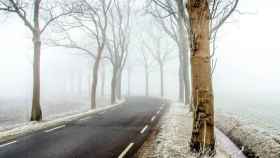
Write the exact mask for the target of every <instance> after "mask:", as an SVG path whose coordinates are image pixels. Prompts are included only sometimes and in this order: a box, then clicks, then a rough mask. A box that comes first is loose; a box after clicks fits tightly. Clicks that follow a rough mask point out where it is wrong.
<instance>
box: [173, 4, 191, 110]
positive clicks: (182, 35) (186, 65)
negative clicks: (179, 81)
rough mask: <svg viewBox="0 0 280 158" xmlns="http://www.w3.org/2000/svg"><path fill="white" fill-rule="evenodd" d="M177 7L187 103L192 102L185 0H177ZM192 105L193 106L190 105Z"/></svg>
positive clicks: (185, 100)
mask: <svg viewBox="0 0 280 158" xmlns="http://www.w3.org/2000/svg"><path fill="white" fill-rule="evenodd" d="M176 3H177V8H178V10H179V11H178V18H177V24H178V25H177V27H178V35H179V56H180V64H181V69H182V70H181V71H182V76H183V82H184V84H183V85H184V87H183V88H184V90H183V91H184V103H185V105H189V104H190V98H191V97H190V94H191V91H190V79H189V63H190V58H189V47H188V42H187V29H186V26H185V20H184V18H185V16H186V15H185V7H184V3H183V0H176ZM190 107H191V106H190Z"/></svg>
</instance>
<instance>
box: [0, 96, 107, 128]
mask: <svg viewBox="0 0 280 158" xmlns="http://www.w3.org/2000/svg"><path fill="white" fill-rule="evenodd" d="M109 99H110V98H109V97H98V98H97V108H98V107H102V106H104V105H108V104H110V100H109ZM41 106H42V112H43V120H48V119H53V118H56V117H59V116H63V115H67V114H74V113H79V112H82V111H87V110H88V109H90V99H89V98H86V97H84V98H78V97H73V96H72V97H67V98H60V99H59V98H54V97H52V98H44V99H42V105H41ZM30 111H31V104H30V101H28V100H27V99H18V98H17V99H12V98H10V99H7V98H6V99H4V98H1V99H0V131H2V130H5V129H9V128H12V127H15V126H17V125H20V124H24V123H26V122H28V121H29V119H30Z"/></svg>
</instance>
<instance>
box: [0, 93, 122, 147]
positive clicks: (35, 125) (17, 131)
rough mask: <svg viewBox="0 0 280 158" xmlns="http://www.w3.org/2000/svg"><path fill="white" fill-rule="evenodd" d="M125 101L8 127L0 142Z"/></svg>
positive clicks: (2, 133) (0, 136)
mask: <svg viewBox="0 0 280 158" xmlns="http://www.w3.org/2000/svg"><path fill="white" fill-rule="evenodd" d="M125 102H126V99H125V98H123V99H122V100H119V101H118V102H117V103H116V104H111V105H107V106H105V107H102V108H98V109H90V110H88V111H86V112H82V113H77V114H71V115H67V116H62V117H59V118H55V119H53V120H46V121H44V120H43V121H40V122H36V121H32V122H30V123H29V124H27V125H23V126H20V127H16V128H13V129H10V130H6V131H2V132H0V144H3V143H5V142H8V141H11V140H13V139H15V138H17V137H19V136H23V135H27V134H30V133H32V132H36V131H40V130H44V129H48V128H52V127H55V126H60V125H63V124H66V123H69V122H72V121H74V120H78V119H81V118H84V117H88V116H90V115H94V114H97V113H98V112H102V111H106V110H109V109H111V108H114V107H117V106H121V105H123V104H124V103H125Z"/></svg>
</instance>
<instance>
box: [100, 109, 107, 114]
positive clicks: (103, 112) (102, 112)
mask: <svg viewBox="0 0 280 158" xmlns="http://www.w3.org/2000/svg"><path fill="white" fill-rule="evenodd" d="M105 112H107V110H104V111H102V112H100V113H99V114H104V113H105Z"/></svg>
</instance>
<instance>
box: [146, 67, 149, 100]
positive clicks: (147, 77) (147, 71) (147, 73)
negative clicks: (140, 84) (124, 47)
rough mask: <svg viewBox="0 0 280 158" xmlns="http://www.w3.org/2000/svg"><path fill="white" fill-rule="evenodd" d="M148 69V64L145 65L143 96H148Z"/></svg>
mask: <svg viewBox="0 0 280 158" xmlns="http://www.w3.org/2000/svg"><path fill="white" fill-rule="evenodd" d="M149 75H150V74H149V71H148V66H145V96H146V97H148V96H149Z"/></svg>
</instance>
